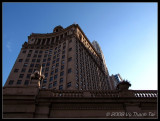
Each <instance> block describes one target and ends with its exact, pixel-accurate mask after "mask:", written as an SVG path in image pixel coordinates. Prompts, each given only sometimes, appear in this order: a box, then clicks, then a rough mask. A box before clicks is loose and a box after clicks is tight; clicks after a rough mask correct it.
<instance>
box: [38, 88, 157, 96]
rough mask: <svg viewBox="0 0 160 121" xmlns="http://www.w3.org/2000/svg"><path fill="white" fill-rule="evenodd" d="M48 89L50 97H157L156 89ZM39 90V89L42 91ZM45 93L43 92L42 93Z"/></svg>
mask: <svg viewBox="0 0 160 121" xmlns="http://www.w3.org/2000/svg"><path fill="white" fill-rule="evenodd" d="M42 90H43V91H49V92H50V94H51V96H52V97H90V98H120V97H125V96H126V97H134V98H157V97H158V91H157V90H128V91H125V92H122V91H119V90H106V91H89V90H85V91H83V90H51V89H49V90H48V89H42ZM42 90H41V91H42ZM43 94H45V92H44V93H43Z"/></svg>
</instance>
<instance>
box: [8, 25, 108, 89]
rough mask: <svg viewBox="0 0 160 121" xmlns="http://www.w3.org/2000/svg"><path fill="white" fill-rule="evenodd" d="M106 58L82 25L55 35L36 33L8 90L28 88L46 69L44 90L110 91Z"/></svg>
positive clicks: (59, 29)
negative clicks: (20, 87) (15, 87)
mask: <svg viewBox="0 0 160 121" xmlns="http://www.w3.org/2000/svg"><path fill="white" fill-rule="evenodd" d="M103 63H104V62H103V57H102V56H101V55H100V54H99V53H98V52H97V51H96V50H95V48H94V47H93V45H92V44H91V43H90V41H89V40H88V38H87V37H86V35H85V34H84V32H83V31H82V29H81V28H80V27H79V25H78V24H73V25H70V26H68V27H67V28H63V27H62V26H56V27H55V28H54V29H53V32H52V33H46V34H40V33H32V34H31V35H30V36H29V37H28V42H25V43H24V44H23V45H22V49H21V51H20V53H19V55H18V57H17V59H16V62H15V64H14V66H13V68H12V70H11V73H10V75H9V77H8V79H7V81H6V84H5V86H15V85H19V86H28V85H29V84H30V80H31V74H33V73H34V72H35V71H36V68H37V67H38V65H41V66H42V74H44V76H45V77H44V79H43V81H42V82H41V85H40V88H46V89H49V88H50V89H55V90H108V89H110V86H109V78H107V79H106V69H105V67H104V64H103Z"/></svg>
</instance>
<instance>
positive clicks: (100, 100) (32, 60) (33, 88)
mask: <svg viewBox="0 0 160 121" xmlns="http://www.w3.org/2000/svg"><path fill="white" fill-rule="evenodd" d="M43 75H44V76H43ZM109 78H110V77H109V74H106V71H105V67H104V63H103V58H102V56H101V55H100V54H99V53H98V52H97V51H96V49H95V48H94V47H93V45H92V44H91V43H90V41H89V40H88V39H87V37H86V36H85V34H84V32H83V31H82V30H81V28H80V27H79V25H77V24H73V25H71V26H69V27H67V28H65V29H64V28H63V27H62V26H57V27H55V28H54V29H53V33H46V34H35V33H32V34H31V35H30V36H29V37H28V42H25V43H24V44H23V45H22V49H21V51H20V53H19V55H18V57H17V59H16V62H15V64H14V66H13V68H12V70H11V72H10V75H9V77H8V79H7V81H6V83H5V85H4V87H3V100H2V101H3V118H157V116H158V113H157V96H158V92H157V91H156V90H128V88H129V86H131V85H130V84H129V83H127V82H124V81H122V82H120V83H118V86H117V87H118V89H117V90H110V89H112V87H110V85H109Z"/></svg>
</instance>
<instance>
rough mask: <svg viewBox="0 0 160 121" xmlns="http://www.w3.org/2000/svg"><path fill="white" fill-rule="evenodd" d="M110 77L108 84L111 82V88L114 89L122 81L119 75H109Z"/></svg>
mask: <svg viewBox="0 0 160 121" xmlns="http://www.w3.org/2000/svg"><path fill="white" fill-rule="evenodd" d="M109 77H110V82H111V88H112V89H116V87H117V85H118V84H119V83H120V82H122V81H123V79H122V77H121V75H120V74H115V75H113V74H112V75H111V76H109Z"/></svg>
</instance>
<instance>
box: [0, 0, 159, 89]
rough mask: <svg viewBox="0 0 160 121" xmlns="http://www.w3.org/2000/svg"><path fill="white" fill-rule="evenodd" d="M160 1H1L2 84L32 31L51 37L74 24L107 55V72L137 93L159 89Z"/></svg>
mask: <svg viewBox="0 0 160 121" xmlns="http://www.w3.org/2000/svg"><path fill="white" fill-rule="evenodd" d="M157 10H158V8H157V3H154V2H149V3H147V2H144V3H143V2H139V3H136V2H133V3H132V2H129V3H125V2H121V3H119V2H117V3H116V2H115V3H110V2H104V3H103V2H100V3H97V2H93V3H82V2H80V3H71V2H69V3H66V2H64V3H56V2H55V3H54V2H51V3H50V2H47V3H34V2H33V3H29V2H28V3H25V2H22V3H18V2H15V3H9V2H6V3H5V2H4V3H2V39H3V41H2V44H3V46H2V48H3V51H2V56H3V58H2V59H3V61H2V64H3V68H2V69H3V71H2V74H3V77H2V78H3V83H2V84H3V85H4V84H5V82H6V80H7V78H8V76H9V73H10V71H11V69H12V67H13V65H14V63H15V61H16V58H17V57H18V54H19V52H20V50H21V47H22V44H23V43H24V42H25V41H28V36H29V35H30V34H31V33H32V32H33V33H51V32H52V31H53V29H54V27H55V26H57V25H61V26H63V27H64V28H66V27H68V26H69V25H71V24H73V23H74V22H76V23H77V24H79V26H80V27H81V29H82V30H83V31H84V33H85V34H86V36H87V38H88V39H89V40H90V42H92V41H93V40H96V41H97V42H98V43H99V45H100V46H101V49H102V51H103V53H104V56H105V60H106V64H107V67H108V71H109V74H110V75H112V74H117V73H119V74H120V75H121V76H122V78H123V79H128V80H129V81H130V82H131V84H132V86H131V87H130V89H135V90H149V89H152V90H156V89H158V88H157V87H158V84H157V83H158V75H157V71H158V68H157V66H158V58H157V56H158V40H157V24H158V21H157Z"/></svg>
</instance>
